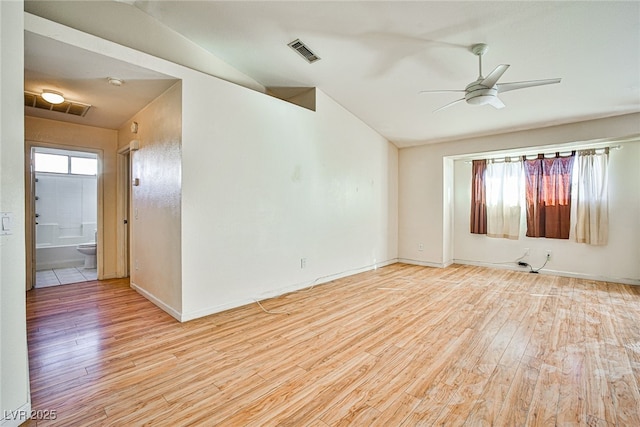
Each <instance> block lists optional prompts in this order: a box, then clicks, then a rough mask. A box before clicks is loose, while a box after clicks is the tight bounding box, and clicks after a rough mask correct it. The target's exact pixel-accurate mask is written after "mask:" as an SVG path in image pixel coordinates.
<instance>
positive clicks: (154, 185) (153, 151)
mask: <svg viewBox="0 0 640 427" xmlns="http://www.w3.org/2000/svg"><path fill="white" fill-rule="evenodd" d="M133 121H135V122H137V123H138V133H137V134H133V133H132V132H131V122H133ZM133 139H137V140H138V141H140V148H139V150H137V151H132V152H131V178H132V180H135V179H138V180H139V185H137V186H133V187H132V188H131V212H132V215H131V218H130V221H129V223H130V224H131V228H130V231H131V261H132V262H131V266H130V272H131V286H132V287H134V288H135V289H136V290H138V291H139V292H141V293H142V294H144V295H145V296H146V297H147V298H149V299H151V300H153V301H154V302H155V303H156V304H158V305H159V306H160V307H162V308H163V309H164V310H165V311H167V312H168V313H169V314H171V315H172V316H174V317H176V318H177V319H180V316H181V313H182V281H181V269H182V262H181V255H180V254H181V231H180V221H181V213H180V210H181V194H182V189H181V186H182V182H181V178H182V177H181V170H182V168H181V162H182V159H181V145H182V83H181V82H178V83H176V84H175V85H173V86H172V87H171V88H170V89H169V90H167V91H166V92H165V93H164V94H162V95H161V96H159V97H158V98H156V99H155V100H154V101H152V102H151V103H150V104H149V105H147V106H146V107H145V108H144V109H142V110H141V111H140V112H138V113H137V114H136V115H135V116H134V117H132V118H131V120H130V121H129V122H127V123H126V124H125V125H123V127H122V128H121V129H120V130H119V140H118V146H119V147H120V148H122V147H125V146H127V145H128V144H129V142H130V141H131V140H133Z"/></svg>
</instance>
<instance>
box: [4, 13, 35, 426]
mask: <svg viewBox="0 0 640 427" xmlns="http://www.w3.org/2000/svg"><path fill="white" fill-rule="evenodd" d="M22 8H23V4H22V2H21V1H10V2H8V1H0V52H1V56H0V211H2V212H12V213H13V229H14V232H13V234H11V235H8V236H0V411H2V412H1V413H0V414H1V416H2V421H0V423H1V424H2V425H3V426H9V425H14V426H17V425H19V424H20V423H21V421H19V420H18V419H16V417H17V418H20V415H21V414H20V413H18V412H16V411H26V413H27V414H28V413H29V411H30V409H31V403H30V397H29V366H28V361H27V333H26V331H27V322H26V315H25V310H26V308H25V294H24V292H25V287H26V277H25V269H26V266H25V239H24V227H25V224H24V212H25V210H24V203H25V195H24V151H23V150H24V130H23V126H24V120H23V114H24V112H23V111H24V107H23V102H24V100H23V90H24V89H23V69H24V60H23V52H24V32H23V30H24V26H23V20H22V17H23V11H22ZM12 411H13V412H12ZM22 419H23V421H24V417H22Z"/></svg>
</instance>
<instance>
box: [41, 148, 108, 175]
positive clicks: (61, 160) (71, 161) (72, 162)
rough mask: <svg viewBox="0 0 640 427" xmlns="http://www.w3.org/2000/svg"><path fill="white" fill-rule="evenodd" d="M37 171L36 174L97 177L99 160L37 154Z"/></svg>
mask: <svg viewBox="0 0 640 427" xmlns="http://www.w3.org/2000/svg"><path fill="white" fill-rule="evenodd" d="M35 169H36V172H48V173H60V174H66V175H69V174H71V175H97V173H98V160H97V159H95V158H93V159H92V158H88V157H76V156H64V155H60V154H47V153H35Z"/></svg>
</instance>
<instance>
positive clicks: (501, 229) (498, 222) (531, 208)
mask: <svg viewBox="0 0 640 427" xmlns="http://www.w3.org/2000/svg"><path fill="white" fill-rule="evenodd" d="M608 154H609V150H608V149H605V150H604V152H596V151H595V150H583V151H580V152H578V155H577V156H576V152H575V151H573V152H571V153H568V154H564V155H561V154H560V153H555V155H554V156H550V157H545V156H544V155H543V154H539V155H538V156H537V157H536V158H533V159H527V158H525V157H523V158H522V160H520V159H518V160H515V161H514V160H513V159H505V161H504V162H496V161H492V160H474V161H473V166H472V178H471V180H472V191H471V229H470V231H471V233H474V234H485V235H487V236H489V237H503V238H509V239H517V238H518V237H519V223H520V218H521V209H520V200H522V201H523V203H525V204H526V225H527V231H526V236H527V237H545V238H554V239H568V238H569V234H570V229H571V200H572V195H571V189H572V186H574V185H575V186H576V190H577V192H576V193H577V194H576V201H577V204H578V208H577V218H576V221H575V225H576V240H577V241H578V242H580V243H588V244H591V245H604V244H606V242H607V238H608V212H607V209H608V208H607V204H608V203H607V191H608V190H607V162H608ZM576 157H577V160H575V159H576ZM574 162H576V163H578V165H579V167H578V173H576V174H574V173H573V165H574ZM523 166H524V168H523ZM523 169H524V174H522V172H521V171H522V170H523ZM572 181H573V182H572ZM522 189H524V190H525V192H524V193H525V194H524V195H522V192H521V191H522Z"/></svg>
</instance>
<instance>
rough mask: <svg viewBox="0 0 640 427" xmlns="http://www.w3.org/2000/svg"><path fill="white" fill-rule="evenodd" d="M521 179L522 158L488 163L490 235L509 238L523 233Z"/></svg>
mask: <svg viewBox="0 0 640 427" xmlns="http://www.w3.org/2000/svg"><path fill="white" fill-rule="evenodd" d="M522 182H523V177H522V162H521V161H504V162H489V163H488V164H487V169H486V172H485V186H486V198H487V236H489V237H502V238H506V239H518V237H519V236H520V217H521V215H520V212H521V210H522V207H521V199H522V195H523V193H522Z"/></svg>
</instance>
